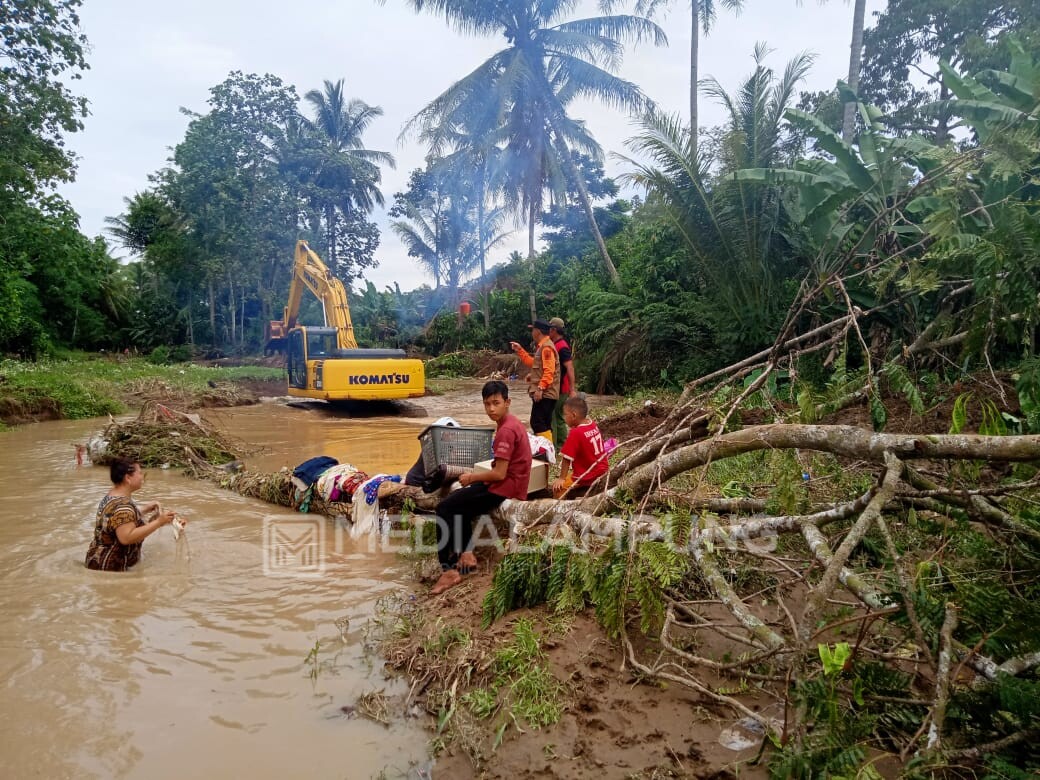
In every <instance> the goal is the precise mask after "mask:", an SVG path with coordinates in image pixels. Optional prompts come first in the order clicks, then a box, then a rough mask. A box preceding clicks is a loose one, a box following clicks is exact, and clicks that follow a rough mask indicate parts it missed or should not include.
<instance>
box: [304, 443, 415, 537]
mask: <svg viewBox="0 0 1040 780" xmlns="http://www.w3.org/2000/svg"><path fill="white" fill-rule="evenodd" d="M400 481H401V476H400V475H399V474H376V475H374V476H370V475H368V474H366V473H365V472H364V471H362V470H361V469H359V468H357V467H356V466H353V465H351V464H350V463H340V462H339V461H338V460H336V459H335V458H332V457H329V456H328V455H319V456H317V457H314V458H310V459H309V460H305V461H304V462H303V463H301V464H300V465H299V466H297V467H296V468H295V469H293V475H292V483H293V486H294V488H295V494H294V496H293V506H295V507H296V508H297V509H298V510H299V511H301V512H307V511H308V510H309V509H310V504H311V501H313V500H314V497H315V496H318V497H319V498H321V500H323V501H326V502H340V503H349V504H351V513H350V515H351V521H352V523H353V525H352V526H351V536H355V537H356V536H361V535H363V534H367V533H370V532H372V531H374V530H376V529H378V528H379V525H380V517H379V501H378V498H379V486H380V485H381V484H383V483H384V482H400Z"/></svg>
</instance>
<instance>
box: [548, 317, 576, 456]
mask: <svg viewBox="0 0 1040 780" xmlns="http://www.w3.org/2000/svg"><path fill="white" fill-rule="evenodd" d="M563 328H564V322H563V320H562V319H560V318H559V317H553V318H552V319H551V320H549V338H550V339H552V342H553V346H554V347H556V352H557V354H559V356H560V397H559V398H558V399H557V401H556V406H555V407H553V415H552V434H553V443H554V444H555V445H556V451H557V452H559V450H560V448H561V447H563V443H564V442H565V441H567V432H568V428H567V421H566V420H564V419H563V405H564V404H565V403H566V402H567V399H568V398H569V397H570V394H571V393H573V392H574V391H575V390H576V389H577V388H576V387H575V385H576V384H577V381H576V380H575V378H574V355H573V354H572V352H571V345H570V344H568V343H567V339H566V337H565V336H564V332H563Z"/></svg>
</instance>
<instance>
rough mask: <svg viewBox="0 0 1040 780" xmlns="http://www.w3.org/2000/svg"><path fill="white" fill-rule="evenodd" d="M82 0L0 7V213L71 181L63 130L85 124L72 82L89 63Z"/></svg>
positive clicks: (49, 0)
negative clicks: (80, 12) (56, 184)
mask: <svg viewBox="0 0 1040 780" xmlns="http://www.w3.org/2000/svg"><path fill="white" fill-rule="evenodd" d="M81 4H82V3H81V2H80V0H33V1H32V2H24V1H19V0H15V1H14V2H6V3H3V4H2V5H0V60H3V63H4V66H3V68H0V149H3V150H4V153H3V155H2V157H0V213H4V214H6V213H7V210H8V208H9V207H10V206H11V204H12V203H13V202H17V203H28V202H30V201H31V200H32V199H33V198H34V197H35V196H36V195H37V194H39V193H40V192H42V191H44V190H46V189H47V188H48V187H49V186H50V185H52V184H53V183H54V182H56V181H68V180H71V179H72V174H73V170H74V167H75V164H74V157H73V155H72V153H71V152H69V151H68V150H67V149H66V148H65V139H64V137H63V136H64V134H66V133H74V132H76V131H77V130H79V129H81V127H82V119H83V117H85V116H86V115H87V101H86V98H83V97H76V96H75V95H73V94H72V92H71V90H70V89H69V85H70V82H73V81H76V80H78V79H80V78H81V77H82V73H81V71H83V70H85V69H86V68H87V63H86V59H85V57H84V50H85V49H86V48H87V39H86V37H85V36H84V35H83V34H82V32H80V29H79V15H78V9H79V7H80V5H81ZM2 232H3V231H2V228H0V234H2Z"/></svg>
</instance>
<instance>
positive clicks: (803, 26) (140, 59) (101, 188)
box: [61, 0, 884, 290]
mask: <svg viewBox="0 0 1040 780" xmlns="http://www.w3.org/2000/svg"><path fill="white" fill-rule="evenodd" d="M883 6H884V0H867V25H868V26H871V25H872V19H873V14H874V12H876V11H878V10H880V9H881V8H882V7H883ZM595 8H596V3H595V2H594V0H584V2H582V3H581V8H580V10H579V12H578V13H576V14H575V17H574V18H578V17H579V16H588V15H593V14H594V13H595ZM81 17H82V27H83V31H84V33H85V34H86V35H87V37H88V38H89V40H90V51H89V52H88V55H87V60H88V62H89V63H90V70H89V71H87V72H86V73H85V74H84V77H83V79H82V81H80V82H77V83H76V85H75V86H74V88H75V89H76V90H77V91H78V92H79V93H81V94H84V95H85V96H86V97H87V98H88V99H89V101H90V116H89V117H88V118H87V120H86V127H85V129H84V130H83V132H81V133H77V134H76V135H74V136H72V137H71V138H69V145H70V146H71V148H72V149H73V150H74V151H75V152H76V154H77V155H78V156H79V171H78V175H77V180H76V182H75V183H73V184H71V185H66V186H64V187H62V188H61V192H62V193H63V194H64V195H65V196H66V197H67V198H69V199H70V200H71V202H72V204H73V206H74V207H75V208H76V210H77V211H78V212H79V214H80V216H81V228H82V230H83V232H84V233H86V234H87V235H88V236H94V235H98V234H101V233H102V231H103V228H104V219H105V217H107V216H113V215H117V214H119V213H121V212H122V211H123V207H124V206H123V198H124V197H129V196H132V195H133V194H134V193H136V192H138V191H140V190H143V189H145V188H147V187H148V175H149V174H150V173H153V172H154V171H156V170H159V169H160V168H162V167H163V166H164V164H165V163H166V160H167V159H168V158H169V156H170V154H171V149H172V147H174V146H175V145H176V144H177V143H178V142H179V141H181V140H182V139H183V137H184V131H185V129H186V127H187V123H188V120H187V117H185V116H184V115H183V114H181V113H180V111H179V108H180V107H181V106H184V107H186V108H189V109H191V110H193V111H197V112H200V113H204V112H205V111H206V110H207V106H206V100H207V99H208V97H209V90H210V88H211V87H213V86H215V85H216V84H219V83H220V82H222V81H223V80H224V79H225V78H226V77H227V75H228V73H229V71H232V70H241V71H244V72H246V73H250V72H252V73H261V74H262V73H271V74H274V75H276V76H278V77H279V78H281V79H282V81H283V82H284V83H286V84H292V85H294V86H295V87H296V90H297V92H298V93H299V94H300V95H301V96H302V95H303V94H304V93H306V92H307V91H308V90H310V89H314V88H320V87H321V86H322V83H323V81H324V80H325V79H329V80H331V81H335V80H337V79H340V78H344V79H346V83H345V88H346V93H347V95H348V96H350V97H356V98H360V99H362V100H364V101H366V102H368V103H370V104H373V105H378V106H381V107H382V108H383V110H384V112H385V114H384V116H383V117H382V118H381V119H378V120H376V121H375V122H374V123H373V125H372V127H371V128H370V130H369V132H368V133H367V134H366V135H365V138H364V140H365V145H366V146H367V147H368V148H370V149H379V150H384V151H389V152H391V153H392V154H393V155H394V156H395V157H396V159H397V168H396V170H386V169H384V174H383V187H382V189H383V194H384V196H385V198H386V200H387V202H388V203H389V202H391V201H392V197H393V193H394V192H397V191H400V190H402V189H404V187H405V185H406V183H407V180H408V174H409V172H410V171H411V170H412V169H414V168H417V167H420V166H421V165H422V164H423V157H424V154H425V150H424V149H422V148H421V147H419V146H418V145H416V144H414V143H405V144H403V145H402V144H399V142H398V136H399V134H400V132H401V128H402V126H403V125H404V123H405V122H406V121H407V120H408V119H409V118H410V117H411V116H413V115H414V114H415V113H416V112H417V111H419V110H420V109H421V108H422V107H423V106H424V105H426V103H428V102H429V101H430V100H431V99H433V98H434V97H436V96H437V95H438V94H440V93H441V92H442V91H443V90H444V89H445V88H447V87H448V86H449V85H451V84H452V83H453V82H454V81H457V80H458V79H459V78H461V77H463V76H464V75H466V74H467V73H469V72H470V71H471V70H473V68H474V67H476V65H478V64H479V63H480V62H482V61H483V60H484V59H486V57H487V56H488V55H489V54H491V53H492V52H493V51H495V50H497V49H500V48H503V47H504V45H505V39H504V38H501V37H498V38H494V39H477V38H472V37H462V36H460V35H458V34H457V33H455V32H453V31H452V30H451V29H449V28H448V26H447V25H446V24H445V23H444V21H443V19H441V18H438V17H434V16H432V15H429V14H424V15H421V16H419V15H416V14H415V13H413V12H412V11H411V10H409V7H408V5H407V4H406V3H405V2H404V0H386V3H385V4H384V5H380V4H379V3H377V2H376V1H375V0H341V1H340V2H338V3H335V2H328V1H326V2H319V1H318V0H291V2H277V3H276V2H272V1H271V0H248V1H247V0H207V1H203V0H180V2H177V3H159V2H154V1H150V0H84V3H83V7H82V9H81ZM658 21H659V23H660V24H661V26H662V27H663V28H664V30H665V32H666V33H667V35H668V40H669V45H668V46H667V47H664V48H654V47H652V46H649V45H644V46H642V47H641V48H639V49H635V50H632V49H630V50H629V52H628V53H627V55H626V57H625V60H624V63H623V65H622V67H621V69H620V71H619V75H621V76H622V77H624V78H626V79H629V80H631V81H634V82H635V83H637V84H638V85H640V87H641V88H642V89H643V91H644V92H646V93H647V95H649V96H650V97H651V98H652V99H653V100H654V101H656V102H657V103H658V105H659V106H661V107H662V108H663V109H664V110H666V111H669V112H681V113H682V114H683V116H684V117H685V116H686V115H687V113H688V94H689V92H688V80H689V71H688V63H689V43H690V39H689V3H688V2H687V1H686V0H676V1H675V2H674V3H673V4H672V7H671V8H670V9H668V10H667V11H666V15H665V16H663V17H662V18H661V19H659V20H658ZM851 30H852V6H851V4H849V3H845V2H839V1H838V0H831V2H829V3H825V4H823V5H819V4H817V3H816V2H815V1H814V0H804V2H803V3H801V4H799V3H797V2H796V1H795V0H747V2H746V3H745V10H744V11H743V13H741V14H740V15H739V16H736V15H733V14H732V13H730V12H728V11H725V10H723V9H720V11H719V17H718V21H717V23H716V25H715V27H714V28H713V30H712V32H711V34H710V36H709V37H707V38H706V39H704V38H702V40H701V48H700V64H701V76H702V78H703V77H706V76H709V75H710V76H714V77H716V78H717V79H718V80H719V81H720V82H722V84H723V86H725V87H726V88H727V90H731V89H732V88H733V87H734V86H735V85H736V84H737V83H738V82H739V81H740V79H741V78H743V77H744V76H746V75H747V74H748V73H749V72H750V70H751V53H752V50H753V48H754V45H755V42H756V41H765V42H766V43H767V44H769V46H770V47H771V48H772V49H774V51H773V53H772V54H771V55H770V58H769V64H770V65H772V66H773V67H774V69H775V70H777V71H780V70H782V69H783V67H784V65H785V63H786V62H787V60H788V59H790V58H791V57H792V56H794V55H795V54H797V53H799V52H802V51H810V52H813V53H814V54H815V55H816V62H815V65H814V66H813V69H812V71H811V73H810V75H809V78H808V80H807V81H806V83H805V84H804V88H805V89H829V88H831V87H833V86H834V83H835V81H836V80H837V79H838V78H843V77H844V76H845V75H846V74H847V72H848V57H849V39H850V36H851ZM700 112H701V124H702V126H710V125H712V124H718V123H720V122H721V121H722V112H721V110H720V109H719V108H718V107H717V106H716V105H713V104H712V103H711V102H710V101H709V100H707V99H706V98H704V97H703V96H702V98H701V103H700ZM573 114H574V116H575V117H576V118H581V119H585V120H586V121H587V122H588V125H589V128H590V129H591V131H592V133H593V134H594V135H595V137H596V138H597V140H598V141H599V142H600V144H601V145H602V147H603V149H604V152H605V154H606V155H607V161H606V166H607V172H608V173H609V174H613V175H616V174H618V173H621V172H622V171H623V170H624V168H623V164H622V163H619V162H617V161H614V160H611V159H610V156H609V155H610V153H611V152H622V153H625V152H627V150H626V148H625V146H624V143H625V140H626V139H627V138H629V137H631V136H632V135H633V134H634V132H635V131H634V128H633V125H632V122H631V120H630V119H629V118H628V117H626V116H624V115H622V114H618V113H617V112H614V111H611V110H608V109H605V108H602V107H599V106H596V105H592V104H576V106H575V110H574V112H573ZM373 218H374V219H375V220H376V221H377V222H378V223H379V226H380V229H381V231H382V241H381V244H380V247H379V250H378V251H377V253H376V257H377V259H378V260H379V266H378V267H377V268H375V269H370V270H369V271H368V272H367V274H366V278H368V279H370V280H371V281H372V282H373V283H374V284H375V285H376V286H377V287H378V288H380V289H383V288H384V287H385V286H386V285H389V284H391V283H393V282H399V283H400V285H401V287H402V289H405V290H409V289H413V288H415V287H418V286H419V285H421V284H423V283H429V282H430V281H431V280H430V279H425V278H423V276H422V275H421V273H420V272H419V270H418V269H417V268H416V267H415V266H414V265H413V264H412V261H411V260H410V258H408V257H407V255H406V253H405V251H404V250H403V248H402V247H401V245H400V243H399V242H398V241H397V239H396V237H395V236H393V234H391V233H390V231H389V229H388V227H387V224H386V218H385V215H384V214H382V213H381V212H380V213H377V214H375V215H374V217H373ZM524 248H526V234H525V232H524V231H523V230H521V231H518V232H517V233H516V234H515V236H514V237H513V240H512V241H511V242H509V243H508V244H506V245H505V246H504V247H502V248H499V249H496V250H495V252H493V253H492V255H491V257H489V265H491V264H494V263H496V262H500V261H502V260H504V259H505V258H506V256H507V255H508V254H509V252H510V251H511V250H512V249H524ZM116 251H117V254H118V253H119V252H120V251H121V250H116Z"/></svg>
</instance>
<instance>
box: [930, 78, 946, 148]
mask: <svg viewBox="0 0 1040 780" xmlns="http://www.w3.org/2000/svg"><path fill="white" fill-rule="evenodd" d="M949 99H950V90H949V89H948V88H947V86H946V83H945V82H944V81H942V80H941V79H940V80H939V106H940V107H939V112H938V117H937V118H936V125H935V138H934V139H933V140H934V143H935V145H936V146H946V145H947V144H948V143H950V111H949V109H947V108H946V107H945V106H946V101H948V100H949Z"/></svg>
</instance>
